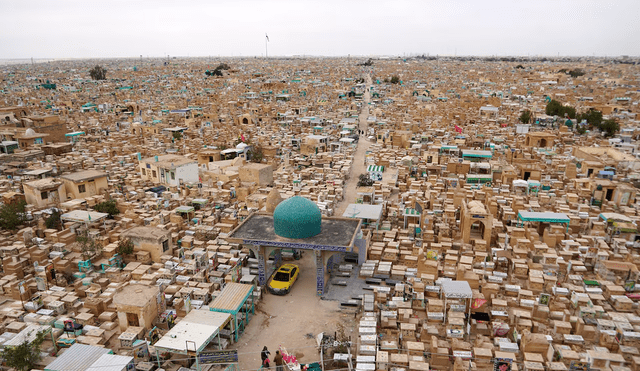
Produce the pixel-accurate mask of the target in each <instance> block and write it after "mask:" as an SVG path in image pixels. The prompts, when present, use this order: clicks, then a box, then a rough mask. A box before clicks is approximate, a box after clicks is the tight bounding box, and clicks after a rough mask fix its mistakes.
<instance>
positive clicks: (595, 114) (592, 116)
mask: <svg viewBox="0 0 640 371" xmlns="http://www.w3.org/2000/svg"><path fill="white" fill-rule="evenodd" d="M577 119H578V123H580V122H581V121H582V120H587V123H588V124H589V125H590V126H592V127H599V126H600V123H602V112H600V111H598V110H596V109H593V108H589V110H588V111H586V112H583V113H581V114H579V115H578V117H577Z"/></svg>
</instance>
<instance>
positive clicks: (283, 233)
mask: <svg viewBox="0 0 640 371" xmlns="http://www.w3.org/2000/svg"><path fill="white" fill-rule="evenodd" d="M321 223H322V213H320V209H319V208H318V206H317V205H316V204H315V203H313V202H312V201H309V200H307V199H306V198H304V197H300V196H295V197H291V198H289V199H287V200H284V201H282V202H280V204H278V206H277V207H276V209H275V210H274V211H273V229H274V230H275V232H276V234H277V235H278V236H280V237H284V238H309V237H313V236H315V235H317V234H318V233H320V230H321V228H322V226H321Z"/></svg>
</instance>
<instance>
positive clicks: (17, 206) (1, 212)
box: [0, 201, 27, 230]
mask: <svg viewBox="0 0 640 371" xmlns="http://www.w3.org/2000/svg"><path fill="white" fill-rule="evenodd" d="M26 205H27V204H26V202H24V201H20V202H18V203H10V204H4V205H2V206H0V228H2V229H9V230H15V229H16V228H17V227H18V226H19V225H20V224H22V223H24V222H26V221H27V215H26V213H25V206H26Z"/></svg>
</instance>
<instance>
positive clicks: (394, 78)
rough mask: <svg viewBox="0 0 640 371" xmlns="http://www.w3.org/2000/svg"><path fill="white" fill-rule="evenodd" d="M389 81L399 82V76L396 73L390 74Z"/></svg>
mask: <svg viewBox="0 0 640 371" xmlns="http://www.w3.org/2000/svg"><path fill="white" fill-rule="evenodd" d="M390 81H391V83H392V84H399V83H400V77H398V75H393V76H391V80H390Z"/></svg>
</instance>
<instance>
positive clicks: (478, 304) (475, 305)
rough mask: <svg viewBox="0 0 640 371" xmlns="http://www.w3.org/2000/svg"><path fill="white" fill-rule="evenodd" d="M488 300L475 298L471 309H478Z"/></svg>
mask: <svg viewBox="0 0 640 371" xmlns="http://www.w3.org/2000/svg"><path fill="white" fill-rule="evenodd" d="M487 301H488V300H487V299H473V303H472V304H471V309H478V308H480V307H481V306H482V305H483V304H484V303H486V302H487Z"/></svg>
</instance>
